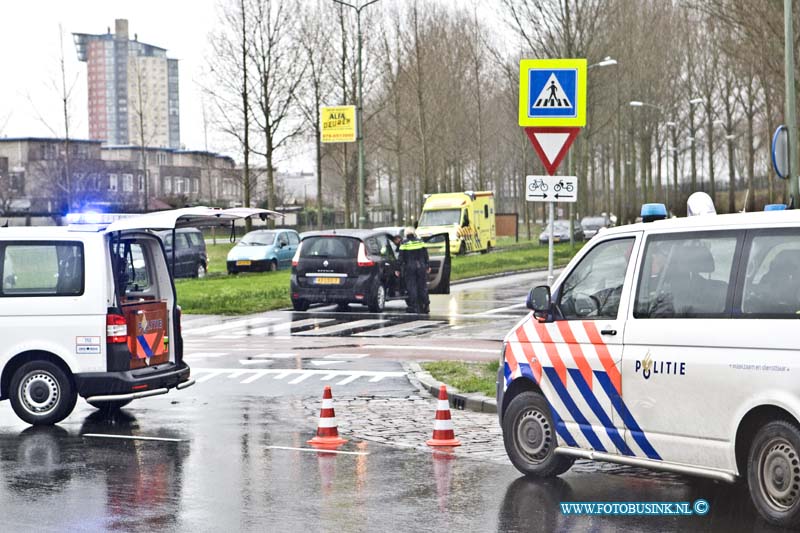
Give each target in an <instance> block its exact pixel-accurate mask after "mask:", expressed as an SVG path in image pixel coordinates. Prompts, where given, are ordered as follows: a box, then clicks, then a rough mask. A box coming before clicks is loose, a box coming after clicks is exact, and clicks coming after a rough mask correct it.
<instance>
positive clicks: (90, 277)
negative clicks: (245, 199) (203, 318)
mask: <svg viewBox="0 0 800 533" xmlns="http://www.w3.org/2000/svg"><path fill="white" fill-rule="evenodd" d="M254 215H258V216H261V217H262V218H266V217H270V216H273V215H274V213H273V212H268V211H265V210H262V209H231V210H220V209H209V208H205V207H196V208H186V209H177V210H174V211H164V212H159V213H152V214H147V215H139V216H127V217H122V216H112V215H109V216H105V217H104V216H93V217H76V218H74V219H72V222H75V223H73V224H70V225H69V226H62V227H37V228H29V227H9V228H0V281H1V282H2V283H0V332H2V334H0V400H6V399H7V400H10V402H11V406H12V407H13V409H14V412H15V413H16V414H17V416H19V417H20V418H21V419H22V420H24V421H25V422H28V423H30V424H34V425H44V424H55V423H58V422H60V421H61V420H63V419H64V418H66V417H67V416H69V414H70V413H71V412H72V410H73V408H74V407H75V403H76V401H77V398H78V396H81V397H83V398H85V399H86V400H87V401H88V402H89V403H90V404H92V405H93V406H96V407H98V408H102V409H117V408H119V407H121V406H123V405H125V404H127V403H129V402H130V401H132V400H134V399H138V398H144V397H147V396H155V395H159V394H164V393H166V392H168V391H169V390H170V389H173V388H175V389H178V390H180V389H184V388H186V387H189V386H191V385H193V384H194V380H192V379H191V378H190V369H189V366H188V365H187V364H186V363H185V362H184V361H183V346H182V345H183V342H182V339H181V335H180V308H179V307H178V302H177V298H176V294H175V287H174V284H173V282H172V279H171V277H170V274H169V269H168V264H167V261H168V257H167V256H166V254H165V252H164V247H163V244H162V242H161V239H160V238H159V237H158V236H157V235H156V234H155V231H156V230H162V231H163V230H169V229H172V230H174V229H176V228H179V227H185V226H189V225H211V224H214V225H220V224H230V223H232V222H233V221H235V220H237V219H241V218H246V217H248V216H254Z"/></svg>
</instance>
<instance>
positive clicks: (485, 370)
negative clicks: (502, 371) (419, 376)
mask: <svg viewBox="0 0 800 533" xmlns="http://www.w3.org/2000/svg"><path fill="white" fill-rule="evenodd" d="M421 366H422V368H423V369H425V370H427V371H428V372H430V374H431V376H433V377H434V379H437V380H439V381H441V382H443V383H447V385H449V386H452V387H455V388H457V389H458V391H459V392H480V393H481V394H485V395H486V396H490V397H494V396H495V394H496V393H497V389H496V385H495V382H496V381H497V369H498V368H499V366H500V363H499V362H497V361H492V362H490V363H467V362H464V361H434V362H430V363H422V365H421Z"/></svg>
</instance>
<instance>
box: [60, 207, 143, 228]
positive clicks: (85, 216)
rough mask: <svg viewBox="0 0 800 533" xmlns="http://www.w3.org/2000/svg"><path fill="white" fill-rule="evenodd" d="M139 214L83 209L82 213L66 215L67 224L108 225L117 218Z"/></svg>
mask: <svg viewBox="0 0 800 533" xmlns="http://www.w3.org/2000/svg"><path fill="white" fill-rule="evenodd" d="M135 216H139V215H131V214H122V213H99V212H97V211H83V212H80V213H67V216H66V217H65V218H66V220H67V224H70V225H93V226H100V225H108V224H111V223H112V222H114V221H116V220H120V219H123V218H129V217H135Z"/></svg>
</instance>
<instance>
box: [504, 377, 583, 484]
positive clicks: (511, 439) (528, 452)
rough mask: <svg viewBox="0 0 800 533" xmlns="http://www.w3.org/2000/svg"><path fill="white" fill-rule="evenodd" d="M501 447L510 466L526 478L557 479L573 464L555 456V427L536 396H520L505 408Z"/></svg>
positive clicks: (544, 402)
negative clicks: (502, 445) (502, 444)
mask: <svg viewBox="0 0 800 533" xmlns="http://www.w3.org/2000/svg"><path fill="white" fill-rule="evenodd" d="M503 443H504V444H505V447H506V453H507V454H508V458H509V459H510V460H511V463H512V464H513V465H514V466H515V467H516V468H517V470H519V471H520V472H522V473H523V474H525V475H526V476H529V477H534V478H547V477H553V476H557V475H559V474H563V473H564V472H566V471H567V470H569V468H570V467H571V466H572V463H573V462H575V459H574V458H572V457H569V456H566V455H556V453H555V449H556V446H558V440H557V438H556V426H555V424H554V423H553V418H552V415H551V413H550V405H549V404H548V403H547V400H546V399H545V398H544V396H542V395H541V394H540V393H538V392H532V391H526V392H522V393H520V394H518V395H517V396H515V397H514V399H512V400H511V402H510V403H509V404H508V408H507V409H506V413H505V416H504V417H503Z"/></svg>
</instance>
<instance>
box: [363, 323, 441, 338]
mask: <svg viewBox="0 0 800 533" xmlns="http://www.w3.org/2000/svg"><path fill="white" fill-rule="evenodd" d="M444 324H446V322H444V321H442V320H413V321H411V322H402V323H400V324H395V325H393V326H387V327H385V328H375V329H371V330H369V331H362V332H361V333H355V334H354V335H353V337H387V336H389V335H396V334H398V333H403V332H406V331H411V330H412V329H418V328H423V327H425V326H431V325H444Z"/></svg>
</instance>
